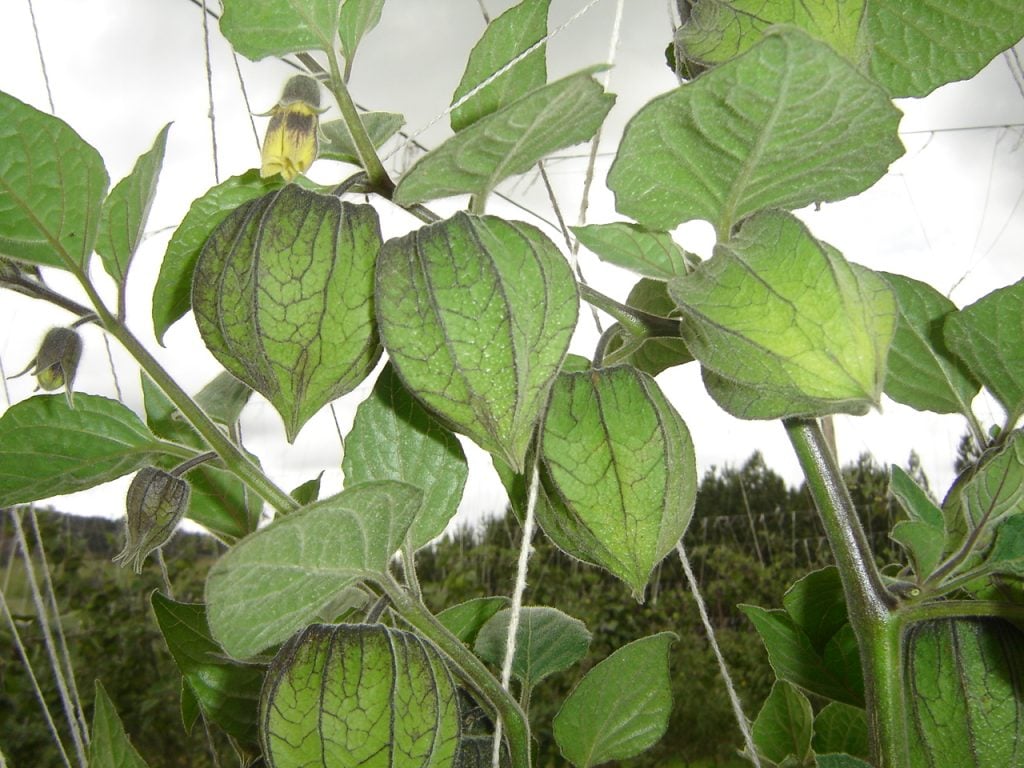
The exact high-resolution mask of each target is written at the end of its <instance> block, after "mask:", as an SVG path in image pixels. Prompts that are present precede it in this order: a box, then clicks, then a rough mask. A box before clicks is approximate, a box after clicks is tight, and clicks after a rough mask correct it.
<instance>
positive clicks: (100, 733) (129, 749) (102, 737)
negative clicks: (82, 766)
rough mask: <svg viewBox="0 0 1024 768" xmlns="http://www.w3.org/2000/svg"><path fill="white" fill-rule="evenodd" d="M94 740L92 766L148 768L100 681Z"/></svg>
mask: <svg viewBox="0 0 1024 768" xmlns="http://www.w3.org/2000/svg"><path fill="white" fill-rule="evenodd" d="M91 737H92V738H91V741H90V743H89V765H92V766H103V768H148V766H147V765H146V761H145V760H143V759H142V756H141V755H140V754H139V753H138V752H137V751H136V750H135V747H133V746H132V743H131V741H130V740H129V739H128V734H126V733H125V732H124V725H122V724H121V718H120V717H118V714H117V709H116V708H115V707H114V702H112V701H111V700H110V697H109V696H108V695H107V692H106V691H105V690H104V689H103V685H102V684H101V683H100V681H99V680H97V681H96V704H95V707H94V709H93V714H92V730H91Z"/></svg>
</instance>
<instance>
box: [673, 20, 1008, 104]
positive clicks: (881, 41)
mask: <svg viewBox="0 0 1024 768" xmlns="http://www.w3.org/2000/svg"><path fill="white" fill-rule="evenodd" d="M774 24H793V25H795V26H798V27H800V28H801V29H803V30H804V31H806V32H808V33H810V34H812V35H814V36H815V37H817V38H818V39H820V40H822V41H823V42H825V43H827V44H829V45H831V46H832V47H833V48H835V49H836V50H837V51H838V52H839V53H841V54H842V55H844V56H846V57H847V58H848V59H850V60H851V62H852V63H854V64H856V65H858V66H859V67H860V68H861V69H863V70H865V71H866V72H867V73H868V74H870V75H871V76H872V77H873V78H875V79H876V80H877V81H878V82H879V83H880V84H881V85H883V86H884V87H885V88H886V89H887V90H888V91H889V93H890V95H891V96H892V97H894V98H896V97H903V96H924V95H926V94H928V93H929V92H931V91H932V90H934V89H935V88H937V87H938V86H940V85H943V84H944V83H949V82H952V81H954V80H965V79H967V78H969V77H973V76H974V75H975V74H977V72H978V71H980V70H981V68H982V67H983V66H985V64H987V63H988V62H989V61H991V60H992V58H993V57H994V56H996V55H997V54H998V53H999V52H1000V51H1003V50H1005V49H1006V48H1009V47H1010V46H1012V45H1013V44H1014V43H1016V42H1017V41H1018V40H1019V39H1020V38H1021V37H1022V36H1024V13H1022V12H1021V6H1020V4H1019V3H1016V2H1015V1H1014V0H972V2H970V3H969V4H963V5H957V4H953V5H950V4H948V3H942V2H935V0H872V1H871V2H866V0H842V1H841V2H838V3H805V2H799V1H798V0H775V1H774V2H764V0H731V1H730V2H728V3H722V2H719V1H718V0H701V2H697V3H695V4H694V7H693V8H692V9H691V10H690V15H689V19H688V21H687V23H686V24H685V25H684V26H683V27H681V28H680V30H679V31H678V33H677V36H676V41H677V43H678V44H679V46H680V47H681V48H682V51H683V54H684V55H685V57H686V58H687V59H689V60H691V61H695V62H697V63H700V64H704V65H708V64H716V63H719V62H722V61H725V60H727V59H730V58H732V57H733V56H735V55H736V54H738V53H740V52H741V51H743V50H746V49H747V48H748V47H749V46H751V45H753V44H754V43H756V41H757V40H759V39H760V38H761V36H762V35H763V34H765V32H766V30H768V29H770V27H771V25H774Z"/></svg>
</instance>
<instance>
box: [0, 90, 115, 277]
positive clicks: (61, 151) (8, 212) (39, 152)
mask: <svg viewBox="0 0 1024 768" xmlns="http://www.w3.org/2000/svg"><path fill="white" fill-rule="evenodd" d="M108 182H109V178H108V176H107V169H106V168H105V167H104V165H103V159H102V158H101V157H100V156H99V153H98V152H97V151H96V150H95V149H93V148H92V147H91V146H89V145H88V144H87V143H85V141H83V139H82V137H81V136H79V135H78V134H77V133H75V132H74V131H73V130H72V129H71V128H70V127H69V126H68V125H67V123H65V122H64V121H62V120H59V119H58V118H56V117H54V116H53V115H48V114H46V113H45V112H40V111H39V110H38V109H35V108H34V107H30V106H29V105H28V104H25V103H23V102H21V101H18V100H17V99H16V98H14V97H13V96H10V95H8V94H6V93H3V92H2V91H0V253H3V255H4V256H8V257H10V258H13V259H19V260H21V261H28V262H31V263H33V264H42V265H45V266H51V267H59V268H61V269H69V268H70V267H71V266H72V265H73V266H74V267H76V268H78V269H83V270H84V269H85V268H86V266H87V264H88V261H89V256H90V255H91V254H92V249H93V243H94V242H95V241H96V231H97V228H98V227H99V220H100V207H101V205H102V203H103V196H104V194H106V191H107V183H108ZM69 262H70V263H69Z"/></svg>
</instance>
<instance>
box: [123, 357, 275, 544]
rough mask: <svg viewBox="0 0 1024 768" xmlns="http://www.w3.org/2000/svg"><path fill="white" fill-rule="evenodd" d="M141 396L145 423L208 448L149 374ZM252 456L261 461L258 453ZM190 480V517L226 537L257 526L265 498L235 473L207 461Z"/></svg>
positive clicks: (170, 437) (171, 437) (239, 535)
mask: <svg viewBox="0 0 1024 768" xmlns="http://www.w3.org/2000/svg"><path fill="white" fill-rule="evenodd" d="M215 381H216V379H215ZM142 399H143V403H144V407H145V409H146V423H147V424H148V425H149V428H150V429H151V430H153V434H155V435H157V436H158V437H160V438H163V439H164V440H170V441H172V442H175V443H179V444H182V445H187V446H189V447H192V448H196V449H199V450H202V451H205V450H206V448H207V446H206V442H205V441H204V440H203V439H202V438H201V437H200V436H199V434H198V433H197V432H196V431H195V430H194V429H193V428H192V426H191V425H190V424H189V423H188V422H187V421H185V419H184V417H183V416H182V415H181V414H180V413H179V412H178V409H177V408H175V407H174V404H173V403H171V401H170V400H168V399H167V397H166V395H164V393H163V392H161V391H160V390H159V388H157V386H156V385H155V384H153V382H152V381H150V379H149V377H147V376H143V377H142ZM250 458H252V459H253V462H254V463H256V464H257V465H258V464H259V462H258V461H257V460H256V459H255V457H250ZM178 463H180V461H179V459H173V460H172V461H169V462H167V464H166V466H167V468H168V469H169V468H171V467H173V466H175V465H176V464H178ZM188 482H189V485H190V486H192V494H191V497H190V500H189V507H188V512H187V513H186V516H187V517H188V518H189V519H190V520H194V521H195V522H197V523H199V524H200V525H202V526H205V527H206V528H207V529H208V530H210V531H211V532H212V533H214V534H216V535H218V536H220V537H221V538H223V539H225V540H227V541H234V540H236V539H240V538H242V537H243V536H245V535H246V534H247V533H249V532H251V531H254V530H256V524H257V522H259V516H260V512H261V511H262V509H263V502H262V500H261V499H260V498H259V497H258V496H257V495H256V494H255V493H252V492H251V491H249V490H248V489H247V488H246V486H245V484H244V483H243V482H242V481H241V480H239V479H238V478H237V477H236V476H235V475H234V474H232V473H231V472H226V471H223V470H221V469H217V468H216V467H213V466H210V465H208V464H207V465H203V466H200V467H196V468H195V469H193V470H191V471H190V472H189V473H188Z"/></svg>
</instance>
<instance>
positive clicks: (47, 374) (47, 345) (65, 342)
mask: <svg viewBox="0 0 1024 768" xmlns="http://www.w3.org/2000/svg"><path fill="white" fill-rule="evenodd" d="M81 358H82V337H81V336H79V335H78V331H76V330H75V329H74V328H51V329H50V330H48V331H47V332H46V336H44V337H43V343H42V344H41V345H40V346H39V352H38V353H37V354H36V365H35V371H33V373H34V374H35V377H36V381H38V382H39V388H40V389H44V390H46V391H47V392H53V391H54V390H56V389H60V388H61V387H65V388H66V390H67V392H68V396H69V397H70V395H71V388H72V385H73V384H74V382H75V372H76V371H77V370H78V361H79V360H80V359H81Z"/></svg>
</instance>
